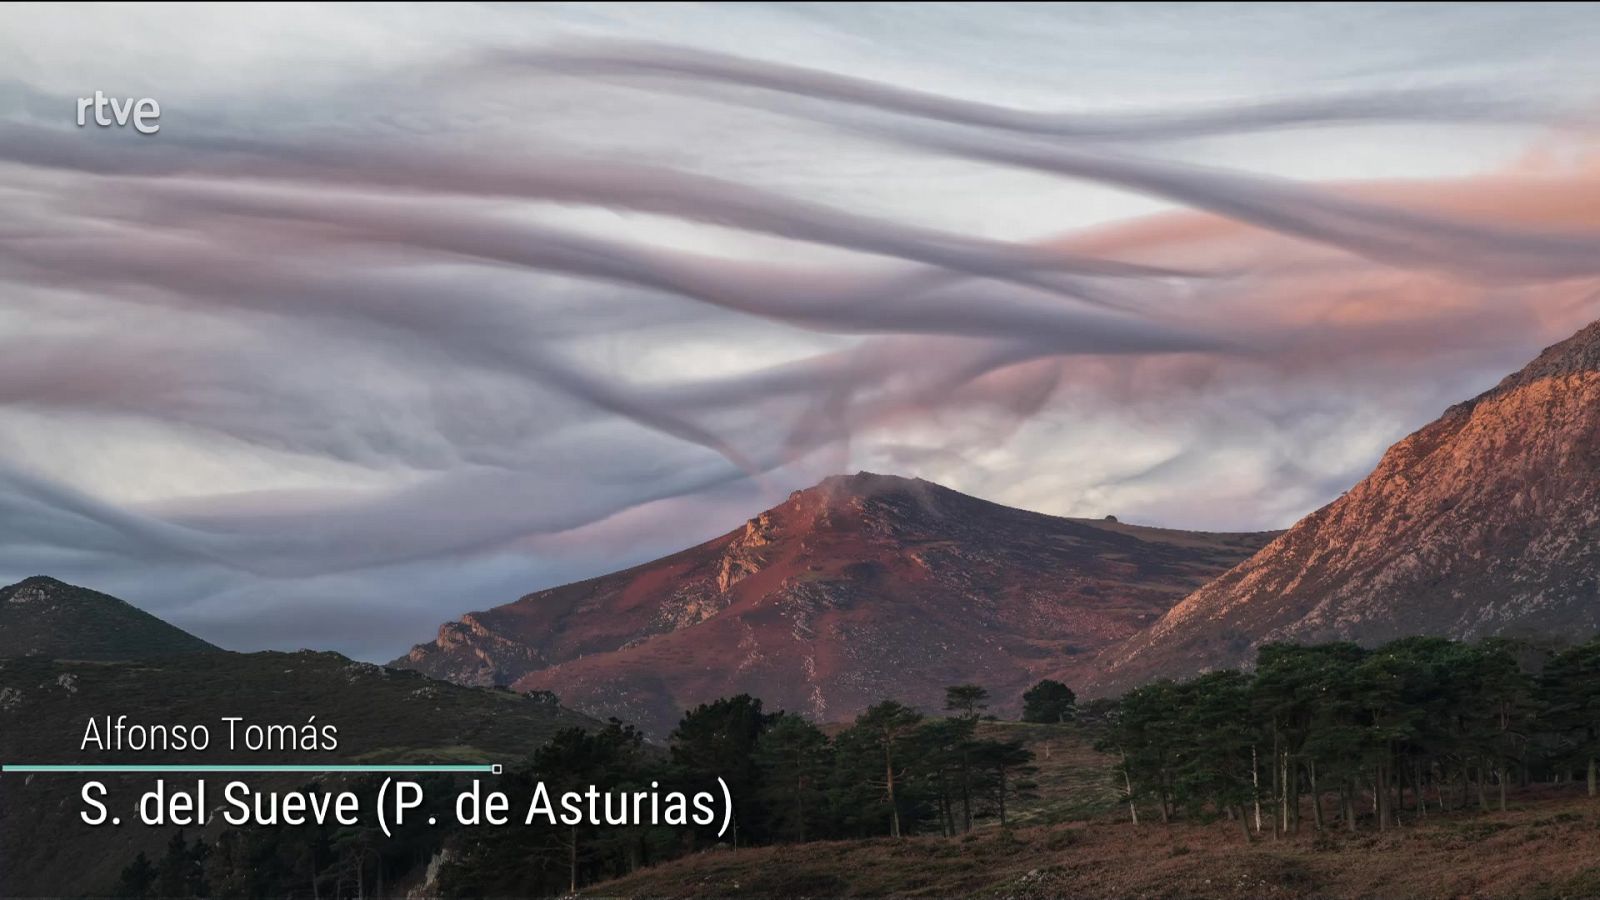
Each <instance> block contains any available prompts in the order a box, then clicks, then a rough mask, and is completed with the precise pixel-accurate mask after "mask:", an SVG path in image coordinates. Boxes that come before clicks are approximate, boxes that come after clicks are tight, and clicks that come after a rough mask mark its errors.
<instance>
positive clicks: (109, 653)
mask: <svg viewBox="0 0 1600 900" xmlns="http://www.w3.org/2000/svg"><path fill="white" fill-rule="evenodd" d="M206 652H220V651H219V650H218V648H217V647H215V646H212V645H211V644H208V643H206V642H205V641H202V640H200V639H199V638H197V637H195V636H194V635H192V634H190V633H188V632H187V631H184V630H183V629H181V628H178V627H176V626H173V625H168V624H167V623H166V622H163V621H161V620H160V619H158V618H156V617H155V616H152V615H150V614H149V613H147V612H144V611H143V610H141V609H139V608H137V607H135V606H132V605H130V604H128V603H126V602H124V601H122V600H118V599H117V598H116V597H112V596H110V595H108V594H101V593H98V592H96V591H91V590H88V589H87V588H81V587H76V586H74V585H70V584H67V583H65V582H61V581H57V580H55V579H54V578H46V577H45V576H42V575H37V576H34V577H33V578H28V579H26V580H23V581H19V582H17V583H16V584H13V585H11V586H10V587H6V588H0V657H15V656H42V657H49V658H57V659H88V660H120V659H147V658H151V657H157V656H172V655H174V654H180V653H206Z"/></svg>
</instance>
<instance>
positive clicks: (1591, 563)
mask: <svg viewBox="0 0 1600 900" xmlns="http://www.w3.org/2000/svg"><path fill="white" fill-rule="evenodd" d="M1597 630H1600V322H1597V323H1595V324H1593V325H1590V326H1589V327H1587V328H1585V329H1584V330H1583V331H1581V332H1579V333H1578V334H1576V335H1574V336H1573V337H1571V338H1569V339H1568V340H1565V341H1563V342H1561V343H1559V344H1556V345H1555V346H1553V347H1550V348H1549V349H1547V350H1545V351H1544V352H1543V353H1542V354H1540V355H1539V357H1538V359H1535V360H1534V361H1533V362H1532V363H1530V364H1529V365H1528V366H1527V367H1526V368H1524V369H1522V371H1520V372H1517V373H1516V374H1514V375H1511V376H1509V377H1507V378H1506V379H1504V380H1503V381H1501V382H1500V383H1499V384H1498V385H1496V386H1495V387H1494V388H1493V389H1491V390H1489V391H1487V392H1485V393H1484V394H1482V395H1480V396H1478V397H1477V398H1475V399H1473V400H1470V401H1468V402H1466V403H1461V404H1458V405H1456V406H1452V407H1450V408H1449V409H1448V410H1446V411H1445V413H1444V415H1442V416H1441V417H1439V419H1438V420H1437V421H1435V422H1433V423H1432V424H1430V425H1428V426H1427V427H1425V428H1423V429H1422V430H1420V431H1418V432H1416V433H1415V434H1412V435H1411V436H1409V437H1407V438H1405V439H1404V440H1402V441H1400V442H1399V443H1397V444H1395V445H1394V446H1393V447H1390V448H1389V450H1388V452H1387V453H1385V454H1384V456H1383V459H1382V461H1381V462H1380V463H1379V464H1378V467H1377V469H1376V470H1375V471H1373V472H1372V474H1370V475H1368V476H1367V477H1366V479H1365V480H1363V481H1362V482H1361V483H1360V484H1358V485H1356V486H1355V487H1353V488H1351V489H1350V490H1349V491H1348V492H1347V493H1345V494H1344V495H1343V496H1341V497H1340V498H1339V499H1337V500H1335V501H1333V502H1332V503H1330V504H1328V505H1327V506H1325V507H1323V508H1322V509H1319V510H1317V511H1316V512H1314V513H1312V514H1311V515H1309V516H1307V517H1305V518H1304V519H1302V520H1301V521H1300V522H1299V523H1297V524H1296V525H1295V526H1294V527H1293V528H1291V529H1289V530H1288V531H1287V532H1285V533H1284V534H1282V535H1281V536H1280V537H1278V538H1277V539H1276V540H1274V541H1273V542H1272V543H1270V544H1268V545H1267V546H1266V547H1264V548H1262V550H1261V552H1259V553H1257V554H1256V555H1254V556H1252V557H1251V558H1250V559H1248V560H1246V561H1245V562H1243V563H1241V564H1240V565H1239V566H1237V567H1236V568H1234V569H1233V570H1231V571H1229V572H1228V573H1227V574H1225V575H1223V576H1222V577H1221V578H1218V579H1217V580H1216V581H1214V582H1212V583H1210V584H1208V585H1206V586H1205V587H1203V588H1201V589H1200V590H1198V591H1196V592H1195V593H1194V594H1192V595H1191V596H1189V597H1187V598H1185V599H1184V601H1183V602H1182V603H1179V604H1178V605H1177V606H1175V607H1174V608H1173V609H1172V610H1170V611H1169V612H1168V613H1167V614H1166V615H1164V616H1162V618H1161V619H1160V621H1158V622H1156V623H1155V624H1154V625H1153V626H1152V627H1151V628H1150V629H1149V630H1147V631H1145V632H1142V633H1140V634H1138V635H1136V636H1134V637H1133V638H1131V639H1130V640H1128V641H1127V642H1125V643H1124V644H1122V645H1121V646H1118V647H1115V648H1113V649H1112V650H1110V651H1107V653H1106V654H1105V655H1104V657H1103V659H1102V660H1101V664H1102V665H1103V667H1104V673H1105V674H1104V676H1103V677H1102V678H1101V679H1100V680H1099V682H1098V683H1097V684H1096V691H1097V692H1100V693H1108V692H1116V691H1118V690H1121V689H1124V688H1126V687H1130V686H1132V685H1135V684H1138V683H1140V682H1141V681H1145V680H1148V679H1150V678H1152V677H1155V676H1158V675H1186V674H1192V673H1194V672H1198V671H1201V670H1204V669H1210V668H1218V667H1225V666H1238V665H1244V664H1248V663H1249V662H1251V661H1252V660H1253V658H1254V654H1255V648H1256V647H1257V646H1259V645H1260V644H1262V643H1265V642H1268V641H1280V640H1295V641H1304V642H1311V641H1326V640H1353V641H1358V642H1361V643H1364V644H1375V643H1379V642H1382V641H1385V640H1389V639H1391V638H1396V637H1402V636H1405V635H1412V634H1428V635H1440V636H1447V637H1455V638H1478V637H1482V636H1487V635H1523V636H1541V637H1558V638H1582V637H1584V636H1587V635H1590V634H1593V633H1595V632H1596V631H1597Z"/></svg>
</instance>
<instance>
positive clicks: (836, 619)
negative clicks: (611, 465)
mask: <svg viewBox="0 0 1600 900" xmlns="http://www.w3.org/2000/svg"><path fill="white" fill-rule="evenodd" d="M1270 537H1271V535H1267V534H1204V533H1196V532H1183V531H1172V530H1166V529H1158V528H1145V527H1140V526H1134V525H1124V524H1120V523H1117V522H1115V521H1114V520H1088V519H1064V518H1057V517H1054V516H1047V515H1041V514H1039V513H1033V512H1028V511H1025V510H1020V509H1013V508H1010V507H1006V506H1001V505H999V504H996V503H990V502H988V501H985V500H980V499H978V498H976V497H970V496H967V495H965V494H961V493H958V492H956V491H953V490H950V489H948V488H944V487H941V486H939V485H936V484H932V483H930V482H926V481H922V480H918V479H907V478H898V477H893V476H884V475H873V474H869V473H861V474H858V475H853V476H837V477H834V478H829V479H827V480H826V481H824V482H822V483H821V484H819V485H817V486H815V487H813V488H809V489H807V490H803V491H796V492H795V493H794V494H792V495H791V496H790V497H789V499H788V500H787V501H786V502H784V503H783V504H780V505H779V506H777V507H775V508H773V509H770V510H767V511H766V512H764V513H761V514H760V515H758V516H756V517H755V518H753V519H750V520H749V521H748V522H746V523H744V524H743V525H742V526H741V527H739V528H737V529H735V530H733V531H731V532H729V533H727V534H725V535H723V536H721V537H719V538H716V539H714V540H711V541H708V542H706V543H704V544H701V545H700V546H697V547H693V548H690V549H688V550H684V551H682V552H680V553H677V554H674V555H672V556H668V557H666V558H664V559H660V560H657V561H655V562H651V563H646V564H644V565H642V566H638V567H635V568H633V569H629V570H627V571H624V572H618V573H615V574H612V575H606V576H603V577H600V578H595V579H591V580H588V581H583V582H578V583H576V584H570V585H566V586H563V587H558V588H553V589H550V590H545V591H540V592H537V593H534V594H530V595H528V596H526V597H523V598H522V599H520V600H518V601H516V602H514V603H511V604H508V605H505V606H500V607H496V608H494V609H491V610H488V611H486V612H475V613H470V614H468V615H465V616H463V617H462V618H461V619H460V620H459V621H456V622H451V623H448V624H446V625H445V626H443V627H442V628H441V629H440V630H439V636H438V638H437V639H436V640H434V641H433V642H431V643H428V644H423V645H419V646H418V647H416V648H415V649H414V650H412V652H411V653H410V654H409V655H407V656H406V657H403V658H401V659H399V660H396V661H395V662H394V663H393V664H394V665H397V666H407V667H411V668H415V669H418V670H420V671H422V672H425V673H427V674H429V675H432V676H434V677H438V678H446V679H450V680H453V681H457V682H461V683H466V684H507V683H509V684H514V685H515V686H516V687H517V688H518V689H519V690H535V689H543V690H552V691H554V692H555V693H556V694H557V695H559V696H560V697H561V699H562V702H563V703H565V704H567V705H569V706H572V707H574V708H576V709H581V710H583V711H585V712H588V713H590V714H593V715H597V716H617V717H619V718H622V719H624V720H626V721H630V722H636V723H638V724H640V725H641V727H643V728H645V730H646V731H647V732H649V733H652V734H654V735H656V736H664V735H665V734H666V733H667V732H668V731H670V729H671V728H672V726H673V725H674V724H675V723H676V722H677V719H678V717H679V715H680V714H681V711H682V710H683V709H685V708H687V707H689V706H692V705H694V704H696V703H700V702H703V701H707V700H711V699H715V698H717V697H721V696H728V695H733V694H738V693H749V694H752V695H755V696H758V697H761V698H762V699H763V700H765V701H766V703H767V705H768V708H782V709H788V710H792V711H799V712H803V713H805V714H806V715H808V716H810V717H812V718H814V719H817V720H820V721H829V720H840V719H846V718H849V717H851V716H854V715H855V714H856V713H858V712H860V711H861V710H862V709H864V708H865V707H867V706H868V705H870V704H872V703H874V702H876V701H878V700H881V699H883V698H884V697H885V696H890V695H893V696H895V697H897V698H899V699H901V700H904V701H906V702H909V703H913V704H916V705H919V706H922V707H925V708H932V709H937V708H938V706H939V704H941V703H942V701H943V693H944V689H945V687H946V686H948V685H951V684H957V683H962V682H976V683H979V684H983V685H985V686H987V687H988V688H989V689H990V690H991V691H992V692H993V694H994V696H995V698H996V700H997V701H998V706H997V708H998V709H1000V710H1003V711H1004V710H1010V709H1013V708H1015V706H1016V702H1017V698H1018V696H1019V695H1020V693H1021V692H1022V691H1023V690H1024V689H1025V688H1026V687H1027V686H1028V685H1029V684H1031V683H1032V682H1033V681H1035V680H1037V679H1038V678H1039V677H1042V676H1046V675H1049V676H1055V677H1061V678H1066V679H1069V680H1076V679H1078V678H1080V677H1081V676H1082V675H1083V674H1084V672H1085V669H1084V666H1085V664H1086V663H1087V662H1088V661H1089V660H1090V659H1092V658H1093V656H1094V654H1095V652H1096V651H1098V650H1100V649H1101V648H1103V647H1106V646H1108V645H1109V644H1111V643H1113V642H1115V641H1118V640H1121V639H1123V638H1126V637H1127V636H1129V635H1131V634H1133V633H1134V632H1136V631H1137V630H1139V629H1141V628H1143V627H1145V626H1146V625H1147V624H1149V623H1150V622H1153V621H1155V619H1156V618H1157V617H1158V616H1160V615H1161V613H1163V612H1165V611H1166V610H1167V609H1168V608H1169V607H1170V606H1171V605H1172V604H1173V603H1175V602H1176V601H1177V600H1178V599H1179V598H1181V597H1182V596H1183V595H1184V594H1186V593H1188V592H1189V591H1191V590H1193V589H1194V588H1195V587H1197V586H1199V585H1200V584H1203V583H1204V582H1205V581H1207V580H1208V579H1210V578H1212V577H1214V576H1216V575H1217V574H1219V573H1221V572H1223V571H1224V570H1226V569H1227V568H1228V567H1229V566H1231V565H1233V564H1234V563H1236V562H1238V561H1239V560H1241V559H1243V558H1245V557H1246V556H1248V555H1249V554H1250V553H1251V552H1253V551H1254V550H1256V549H1257V548H1259V547H1260V546H1261V545H1262V544H1264V543H1265V542H1266V541H1267V540H1268V539H1269V538H1270Z"/></svg>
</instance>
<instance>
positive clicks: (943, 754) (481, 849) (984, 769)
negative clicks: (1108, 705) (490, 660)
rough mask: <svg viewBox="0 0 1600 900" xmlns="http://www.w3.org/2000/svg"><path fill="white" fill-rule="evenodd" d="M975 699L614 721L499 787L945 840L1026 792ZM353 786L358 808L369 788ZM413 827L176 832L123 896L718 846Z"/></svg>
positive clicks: (468, 882)
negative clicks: (714, 799)
mask: <svg viewBox="0 0 1600 900" xmlns="http://www.w3.org/2000/svg"><path fill="white" fill-rule="evenodd" d="M1074 702H1075V698H1074V696H1073V693H1072V691H1071V689H1069V688H1068V687H1066V686H1065V685H1062V684H1060V683H1058V682H1054V681H1045V682H1041V683H1040V684H1039V685H1036V686H1035V687H1034V688H1033V689H1032V690H1030V691H1029V692H1028V694H1027V695H1026V696H1025V710H1024V718H1026V719H1028V720H1029V721H1038V722H1065V721H1069V720H1070V719H1071V718H1072V715H1073V711H1074ZM988 703H989V693H988V691H987V690H986V689H984V688H983V687H981V686H978V685H970V684H968V685H956V686H952V687H951V688H949V689H948V690H947V691H946V702H945V707H946V708H945V712H946V713H947V715H946V716H944V717H928V716H925V715H923V714H922V713H920V712H918V711H917V710H915V709H913V708H911V707H909V706H907V705H905V704H903V703H900V702H898V701H895V700H885V701H883V702H881V703H879V704H877V705H876V706H873V707H872V708H870V709H868V710H866V711H865V712H863V713H862V714H861V715H860V716H858V717H857V718H856V719H855V721H854V722H853V723H851V724H849V725H848V726H846V727H844V728H842V729H840V730H838V732H837V733H835V734H832V735H829V734H828V733H826V732H824V731H823V730H822V729H820V728H818V727H817V726H816V725H814V724H812V723H811V722H809V721H807V720H806V719H803V718H801V717H799V716H796V715H792V714H789V713H784V712H768V711H766V710H765V709H764V708H763V706H762V702H761V700H759V699H757V698H754V697H751V696H749V695H739V696H736V697H728V698H723V699H720V700H717V701H715V702H712V703H706V704H702V705H700V706H697V707H695V708H694V709H692V710H690V711H688V712H687V713H685V714H684V716H683V719H682V720H681V721H680V722H679V724H678V726H677V728H676V729H674V730H673V732H672V734H671V736H670V738H669V740H668V742H667V746H666V748H665V752H662V750H661V748H658V747H654V746H652V745H650V744H648V743H646V741H645V739H644V736H643V734H642V733H641V732H639V731H638V730H637V729H636V728H634V727H632V726H631V725H627V724H625V723H623V722H620V721H618V720H615V719H613V720H611V721H610V722H609V723H608V724H607V725H606V726H605V727H603V728H599V729H590V730H586V729H582V728H568V729H564V730H562V731H560V732H557V733H556V734H555V735H554V736H553V737H552V738H551V739H550V740H549V741H548V742H547V743H545V744H544V745H543V746H540V747H539V748H537V749H536V750H535V751H534V752H533V753H532V754H531V755H530V756H529V757H528V758H527V759H526V760H524V761H523V762H522V763H521V764H518V765H513V766H508V767H507V768H506V771H505V774H504V775H502V776H501V777H500V778H499V779H498V780H497V781H496V784H495V787H496V789H498V790H502V791H504V792H505V793H507V794H508V795H509V796H510V798H511V804H512V808H513V809H525V808H526V805H527V803H528V802H529V801H530V800H531V798H532V796H533V791H534V787H535V785H536V784H538V783H539V782H541V781H542V782H543V783H544V784H545V786H546V788H547V789H548V790H549V791H550V792H551V793H552V794H557V793H561V792H565V791H569V790H576V791H581V790H583V789H584V788H586V787H587V786H588V785H591V784H594V785H602V786H604V787H605V788H606V789H607V790H611V791H634V790H643V789H646V788H648V787H649V786H650V785H652V783H655V784H661V785H664V786H670V787H671V788H672V789H674V790H683V791H689V792H692V791H697V790H712V791H715V790H716V788H715V781H716V778H717V777H718V776H720V777H722V778H723V779H724V780H726V781H727V782H728V784H729V786H730V788H731V792H732V794H733V797H734V820H733V828H732V833H731V834H729V835H727V836H726V837H725V838H723V839H721V841H725V842H728V843H731V844H732V845H733V846H735V847H737V846H739V845H755V844H771V843H783V842H803V841H810V840H831V839H842V838H859V837H872V836H880V835H887V836H895V837H899V836H906V835H914V834H942V835H956V834H961V833H964V832H966V831H968V830H970V829H971V828H973V827H974V825H975V824H978V823H981V822H983V821H990V820H992V821H996V822H999V823H1001V824H1005V823H1007V822H1008V821H1009V818H1010V814H1011V811H1012V809H1013V808H1014V805H1015V803H1016V801H1017V799H1018V798H1021V797H1026V796H1029V795H1031V794H1032V792H1033V789H1034V784H1033V782H1032V781H1031V779H1030V776H1031V775H1032V773H1033V771H1034V769H1033V766H1032V759H1033V755H1032V753H1031V752H1030V751H1028V750H1027V749H1026V748H1025V747H1023V746H1022V745H1021V744H1020V743H1018V742H1015V741H1000V740H991V739H986V738H984V737H981V736H980V735H979V733H978V731H979V730H978V724H979V722H980V720H982V719H983V718H985V717H988V718H992V716H986V710H987V708H988ZM424 787H425V796H426V797H427V798H428V803H429V805H430V807H432V806H433V805H435V804H438V805H439V807H440V808H438V809H437V810H434V809H431V808H430V809H428V810H424V813H433V814H436V815H437V817H438V819H439V821H440V822H441V823H445V822H451V821H453V816H452V815H451V812H450V810H449V809H447V808H444V804H447V803H448V800H449V798H450V797H452V796H453V795H454V791H453V790H452V787H453V785H452V784H451V783H449V781H448V779H445V780H443V781H440V782H437V783H430V784H428V785H425V786H424ZM353 789H354V790H357V791H358V792H361V793H363V794H365V795H366V798H365V799H364V803H365V804H368V805H370V803H371V798H372V796H373V795H375V793H376V784H375V783H358V784H356V785H354V786H353ZM421 818H422V817H421V816H412V817H411V819H410V823H411V824H409V825H407V826H405V827H404V828H401V829H400V830H399V831H397V833H396V834H395V836H394V837H392V838H387V837H384V836H383V835H382V834H381V833H380V832H379V831H378V830H377V828H376V826H374V825H359V826H351V827H328V826H306V827H301V828H293V829H288V828H240V829H233V830H229V831H226V832H223V833H222V834H221V835H220V836H219V837H217V838H216V840H215V841H214V842H211V843H207V842H206V841H205V840H204V839H203V838H202V837H198V836H197V837H196V838H195V839H194V840H193V841H192V842H191V841H188V840H186V838H185V836H184V834H183V832H181V831H179V832H177V833H176V834H175V835H174V836H173V838H172V842H171V843H170V844H169V846H168V847H167V852H166V853H165V854H164V855H163V856H162V857H160V858H159V859H157V860H154V861H152V860H150V859H149V858H148V857H147V856H146V855H145V854H143V853H140V854H139V855H138V856H136V857H135V858H134V860H133V861H132V862H131V863H129V864H128V865H127V866H126V867H125V868H124V870H123V872H122V877H121V879H120V881H119V883H118V884H117V885H116V887H115V889H114V891H113V893H114V894H115V895H116V896H119V897H130V898H152V897H211V896H228V897H251V898H254V897H260V898H269V897H272V898H276V897H304V898H311V900H323V898H350V897H355V898H360V897H367V896H383V895H384V894H385V891H386V885H391V886H392V884H393V883H394V881H395V879H396V878H399V877H402V876H406V875H407V874H408V873H409V874H411V875H413V876H414V875H415V873H417V872H418V871H421V870H422V869H424V868H426V867H427V866H428V865H429V864H430V862H433V863H436V864H437V866H438V871H437V885H438V887H439V890H440V891H441V893H442V894H444V895H445V896H453V897H486V896H553V895H560V894H565V893H569V892H571V891H575V890H577V889H578V888H580V887H582V886H584V885H587V884H592V883H594V882H596V881H600V880H603V879H607V878H612V877H616V876H619V875H623V874H626V873H628V872H631V871H633V870H635V869H638V868H640V867H643V866H647V865H651V864H654V863H657V862H662V861H665V860H668V859H672V858H675V857H678V856H682V855H684V854H687V853H691V852H695V851H697V850H700V849H704V848H706V847H708V846H712V845H715V844H717V843H719V839H718V838H717V837H716V836H715V835H714V834H713V833H712V832H711V831H709V830H704V829H702V830H695V829H689V828H673V827H667V826H656V827H650V826H636V827H595V826H591V825H579V826H576V827H567V826H557V825H550V824H547V823H544V822H538V823H535V824H532V825H522V824H517V825H515V826H506V827H495V828H470V829H469V828H454V829H447V828H434V827H425V826H421V825H420V820H421Z"/></svg>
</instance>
